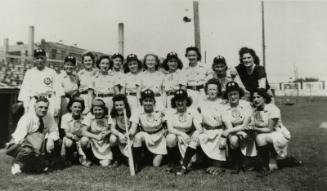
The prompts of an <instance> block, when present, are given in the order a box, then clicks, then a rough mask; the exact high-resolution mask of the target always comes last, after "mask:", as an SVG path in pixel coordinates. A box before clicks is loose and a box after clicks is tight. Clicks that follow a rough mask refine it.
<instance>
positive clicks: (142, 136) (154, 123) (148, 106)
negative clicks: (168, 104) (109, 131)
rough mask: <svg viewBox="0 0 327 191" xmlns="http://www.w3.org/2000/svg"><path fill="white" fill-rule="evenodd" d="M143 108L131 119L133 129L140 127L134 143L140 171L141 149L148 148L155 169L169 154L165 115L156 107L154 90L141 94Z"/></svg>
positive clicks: (135, 156)
mask: <svg viewBox="0 0 327 191" xmlns="http://www.w3.org/2000/svg"><path fill="white" fill-rule="evenodd" d="M140 101H141V104H142V106H143V107H142V108H140V109H138V110H136V111H135V112H134V113H133V114H132V117H131V122H132V128H135V127H137V126H139V127H140V131H139V132H138V133H136V135H135V137H134V142H133V155H134V161H135V169H136V170H139V168H138V167H139V165H140V162H141V160H142V158H141V155H140V153H141V149H142V145H143V144H145V145H146V148H147V149H148V150H149V151H150V152H151V153H152V154H153V155H154V158H153V161H152V164H153V166H155V167H158V166H160V165H161V161H162V158H163V155H166V154H167V147H166V140H165V136H164V133H165V130H164V129H163V122H164V114H163V113H162V111H160V110H158V109H157V108H156V107H155V103H156V102H155V95H154V93H153V91H152V90H150V89H147V90H145V91H143V92H142V93H141V100H140Z"/></svg>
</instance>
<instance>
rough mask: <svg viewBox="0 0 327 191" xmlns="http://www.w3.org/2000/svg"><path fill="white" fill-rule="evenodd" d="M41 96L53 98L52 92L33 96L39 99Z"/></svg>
mask: <svg viewBox="0 0 327 191" xmlns="http://www.w3.org/2000/svg"><path fill="white" fill-rule="evenodd" d="M40 97H46V98H51V97H52V94H45V95H39V96H32V97H31V99H32V98H34V99H39V98H40Z"/></svg>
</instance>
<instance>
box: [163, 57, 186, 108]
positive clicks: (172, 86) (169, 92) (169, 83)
mask: <svg viewBox="0 0 327 191" xmlns="http://www.w3.org/2000/svg"><path fill="white" fill-rule="evenodd" d="M163 68H164V69H165V70H166V75H165V77H164V80H163V89H164V91H163V93H164V106H165V107H166V108H171V99H172V98H173V96H174V93H175V91H176V90H178V89H181V88H183V89H186V82H183V78H181V70H182V68H183V63H182V61H181V60H180V59H179V58H178V55H177V53H176V52H170V53H168V54H167V57H166V59H165V60H164V62H163Z"/></svg>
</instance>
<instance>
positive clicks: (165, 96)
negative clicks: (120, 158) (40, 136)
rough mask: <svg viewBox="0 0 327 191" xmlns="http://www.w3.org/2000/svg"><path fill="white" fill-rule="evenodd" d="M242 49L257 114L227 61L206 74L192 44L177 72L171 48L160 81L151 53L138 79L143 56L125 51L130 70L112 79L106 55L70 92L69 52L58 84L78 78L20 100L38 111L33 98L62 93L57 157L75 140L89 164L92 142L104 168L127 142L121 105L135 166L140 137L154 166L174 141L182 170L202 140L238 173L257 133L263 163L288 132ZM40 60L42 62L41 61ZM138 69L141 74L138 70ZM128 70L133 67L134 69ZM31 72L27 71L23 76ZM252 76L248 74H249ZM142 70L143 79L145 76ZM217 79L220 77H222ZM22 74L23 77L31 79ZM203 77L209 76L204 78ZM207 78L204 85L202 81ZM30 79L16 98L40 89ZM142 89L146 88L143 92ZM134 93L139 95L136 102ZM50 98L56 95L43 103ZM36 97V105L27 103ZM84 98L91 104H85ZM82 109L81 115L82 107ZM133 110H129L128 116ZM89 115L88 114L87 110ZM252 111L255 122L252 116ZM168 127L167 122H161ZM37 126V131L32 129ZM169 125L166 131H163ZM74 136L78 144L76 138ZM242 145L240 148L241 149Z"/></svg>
mask: <svg viewBox="0 0 327 191" xmlns="http://www.w3.org/2000/svg"><path fill="white" fill-rule="evenodd" d="M244 50H246V51H250V53H244V52H243V53H244V55H245V56H244V57H245V58H244V59H242V61H243V62H244V68H245V69H244V71H245V72H248V71H250V72H251V71H252V73H250V74H249V73H246V74H247V75H248V77H246V78H244V77H243V78H242V77H241V75H239V76H240V81H241V82H240V84H241V83H242V84H244V85H245V86H248V88H246V89H247V90H250V92H251V93H252V95H253V98H255V99H258V100H259V101H256V102H258V103H256V102H254V105H258V106H259V105H260V110H258V111H257V112H255V113H257V114H256V115H253V116H255V117H253V116H252V113H253V112H252V108H251V106H250V104H249V103H248V102H246V101H244V100H240V98H241V97H242V95H243V93H244V92H243V91H242V89H241V88H240V87H239V85H238V83H236V82H235V81H234V80H235V77H237V75H233V76H231V75H227V74H228V73H227V65H226V62H225V59H224V58H223V57H221V56H218V57H216V58H215V59H214V63H213V66H212V68H213V71H214V72H212V73H211V74H210V72H208V70H207V69H206V68H205V67H204V66H201V65H200V64H199V63H198V61H199V58H198V57H199V56H200V54H199V52H198V51H197V49H196V48H194V47H189V48H187V50H186V56H187V57H188V58H189V61H190V65H189V67H188V68H186V69H185V70H184V71H183V72H181V71H179V70H178V72H180V73H179V74H180V75H176V74H175V75H174V73H176V70H177V69H178V68H180V67H178V66H180V65H179V63H180V64H181V62H180V60H179V59H178V56H177V54H176V53H169V54H168V55H167V59H166V60H165V63H167V66H168V69H169V70H168V71H169V73H168V74H167V75H170V78H166V77H164V78H163V79H161V78H162V77H161V76H162V73H160V72H158V71H157V69H156V68H157V67H158V64H159V63H158V60H159V59H158V58H157V57H156V56H155V55H147V56H146V57H145V65H146V66H147V70H146V71H145V72H143V73H141V74H142V75H141V74H139V75H140V77H137V74H138V73H139V69H140V61H138V59H137V57H136V56H135V55H129V56H128V57H127V61H126V65H127V67H128V68H129V69H130V73H127V74H125V75H123V74H122V73H118V72H117V73H116V74H117V75H116V76H115V77H114V76H111V78H110V79H111V80H112V81H110V80H109V79H108V78H107V76H105V75H108V76H109V73H115V72H114V70H109V66H110V61H111V60H110V58H109V57H106V58H103V57H101V58H100V60H99V62H98V67H99V70H98V71H97V72H94V71H93V69H92V68H91V70H90V71H92V72H94V73H95V77H94V80H93V79H92V77H91V78H89V80H88V81H87V80H86V79H84V80H85V81H86V82H88V83H89V84H91V85H89V87H88V88H85V89H81V90H80V89H77V90H76V89H75V90H72V89H73V88H71V89H70V91H66V90H67V89H69V88H68V87H74V86H75V87H81V82H82V80H81V79H82V77H79V80H78V78H77V77H76V75H75V74H74V73H73V72H72V68H73V66H74V63H76V61H75V59H74V57H71V56H68V57H67V58H66V59H65V74H64V75H62V79H63V81H62V82H72V80H73V79H75V80H76V82H77V83H76V84H74V83H57V82H54V80H58V81H59V82H60V80H59V79H60V77H59V78H58V77H57V78H53V81H51V79H50V80H49V79H48V78H44V79H43V81H42V82H43V83H44V84H45V85H49V84H51V85H52V88H53V89H55V87H56V88H58V89H56V90H57V91H54V92H50V91H49V92H46V93H45V94H44V93H42V94H36V95H33V96H30V97H29V98H30V100H29V103H28V104H26V103H25V102H23V103H24V105H25V106H26V107H25V108H26V110H27V111H28V110H29V109H30V108H31V106H32V105H33V107H35V111H37V108H38V107H37V106H38V104H36V105H35V102H41V103H42V102H46V105H47V104H48V107H49V108H51V104H53V105H55V103H56V102H55V100H57V101H58V98H57V99H56V97H58V95H61V99H60V100H59V102H60V103H61V111H63V110H64V109H65V108H67V111H68V112H69V113H68V114H66V115H63V117H62V120H61V128H62V129H64V131H65V135H64V138H63V143H64V144H63V146H62V147H61V155H62V156H65V155H66V149H68V150H69V149H70V147H71V146H72V145H76V147H77V151H78V153H79V155H80V162H81V163H82V164H83V165H85V166H89V165H90V160H89V159H88V157H87V154H85V149H87V148H88V147H90V148H91V150H92V155H93V156H94V157H95V158H97V159H98V160H99V162H100V164H101V165H103V166H107V165H109V164H110V163H111V160H112V159H113V156H112V153H115V152H116V153H117V148H112V146H114V145H116V144H117V142H120V143H125V141H126V135H125V134H124V126H125V123H124V122H123V118H122V113H121V111H122V109H121V108H125V109H126V110H127V111H129V112H127V116H128V118H129V120H128V121H129V122H128V124H127V125H128V127H129V128H130V136H131V138H132V139H133V153H134V155H135V164H136V166H137V167H138V166H139V165H138V164H139V163H140V160H142V157H141V156H140V153H141V152H139V151H140V149H141V147H142V145H143V143H145V145H146V147H147V148H148V150H149V151H150V152H151V153H153V154H154V157H153V164H154V165H155V166H158V165H160V164H161V160H162V157H163V155H165V154H167V148H168V150H170V151H169V152H168V156H170V157H168V158H170V159H171V160H169V161H174V158H175V159H176V158H177V157H176V156H177V155H176V146H177V145H178V148H179V150H180V153H181V156H182V158H183V165H182V168H181V169H180V170H179V171H178V172H177V174H184V173H186V172H187V166H188V164H189V162H190V160H191V158H192V156H193V155H194V153H195V150H196V148H197V147H198V146H199V145H201V148H202V149H203V150H204V152H205V153H206V154H207V156H208V157H209V158H211V159H213V160H217V161H225V160H226V148H229V152H228V153H229V156H230V158H232V159H233V161H234V164H235V166H236V172H238V171H239V170H240V169H241V166H242V165H241V163H242V161H243V160H242V158H243V157H242V156H243V155H250V156H253V155H256V151H257V150H256V149H255V148H256V147H255V144H254V143H255V142H254V138H255V137H256V138H255V139H256V142H257V144H256V145H257V146H258V145H259V146H258V151H259V153H261V154H260V155H261V157H260V158H262V159H263V161H264V162H263V164H265V165H262V166H263V167H264V166H266V165H268V164H267V163H266V162H267V157H268V158H269V152H272V151H278V152H277V153H276V154H275V156H277V154H279V155H283V156H284V155H285V148H286V146H287V142H288V139H289V132H288V131H287V130H286V129H285V128H284V127H283V125H282V124H281V122H280V112H279V110H278V108H276V106H274V105H271V104H268V103H269V102H270V101H271V96H270V95H269V93H268V91H267V87H269V86H268V84H267V83H266V78H265V73H264V70H263V68H262V67H259V66H258V65H255V64H254V60H255V59H253V58H251V59H252V60H251V59H249V58H246V55H247V54H248V55H250V56H251V57H252V54H251V53H252V51H253V50H251V49H248V48H242V49H241V51H240V55H241V52H242V51H244ZM253 52H254V51H253ZM192 53H194V55H192ZM43 55H44V51H43V50H36V51H35V58H36V64H37V65H36V68H35V69H39V68H38V66H40V65H42V64H44V59H45V57H43ZM87 57H90V59H89V62H88V63H89V64H90V65H91V66H92V62H93V60H92V55H91V54H87V55H85V56H84V57H83V63H84V64H85V63H87V61H86V60H87ZM118 57H119V59H122V57H120V56H118ZM193 57H194V58H193ZM247 59H248V60H250V61H251V62H252V65H251V67H252V69H251V70H248V68H246V64H248V63H247V62H245V61H246V60H247ZM113 60H115V55H114V56H113ZM192 60H193V61H194V62H193V64H194V63H195V64H196V65H195V66H197V67H196V68H197V69H196V70H195V68H191V66H192ZM42 61H43V63H41V62H42ZM133 65H134V67H133ZM68 66H69V67H68ZM172 66H175V67H172ZM200 66H201V67H200ZM242 66H243V65H242ZM151 68H152V69H151ZM171 68H175V70H174V71H172V70H171ZM241 68H242V67H241ZM45 69H46V70H47V69H48V68H43V70H45ZM193 69H194V70H193ZM219 69H220V70H219ZM135 70H137V71H138V72H135ZM40 71H42V70H40ZM69 71H70V72H69ZM86 71H87V70H86V69H85V71H81V72H80V74H82V75H83V74H85V73H83V72H86ZM132 71H134V72H135V74H134V73H133V72H132ZM219 71H220V73H219ZM237 71H238V73H240V74H241V73H242V70H240V69H238V70H237ZM30 73H31V72H30ZM30 73H26V76H25V78H27V79H28V77H41V76H36V75H35V74H34V75H31V74H30ZM28 74H29V75H30V76H28ZM89 74H91V73H89ZM153 74H156V75H153ZM251 74H252V75H253V76H251ZM254 74H255V75H254ZM82 75H81V76H82ZM209 75H211V78H210V77H208V76H209ZM96 76H97V77H99V76H102V78H103V79H102V80H99V79H98V80H99V81H96V80H95V79H97V77H96ZM129 76H132V80H130V79H129V80H127V79H128V78H129ZM142 76H148V77H146V78H143V79H142ZM189 76H192V77H189ZM258 76H260V77H261V78H259V77H258ZM43 77H44V76H43ZM158 77H160V78H159V80H154V79H158ZM188 77H189V78H188ZM201 77H202V78H201ZM212 77H213V78H212ZM219 77H224V79H222V78H219ZM255 77H256V78H257V79H256V78H255ZM140 78H141V80H140ZM27 79H26V81H27V82H28V80H27ZM113 79H116V80H117V81H116V82H115V80H113ZM207 79H210V80H208V81H207ZM65 80H66V81H65ZM105 80H106V81H105ZM161 80H162V81H161ZM165 80H171V81H175V83H171V84H173V85H172V86H171V90H170V91H163V90H165V87H167V86H163V85H162V84H164V81H165ZM201 80H202V81H201ZM24 81H25V80H24ZM26 81H25V82H26ZM49 81H50V83H49ZM183 81H184V82H183ZM206 81H207V83H205V82H206ZM105 82H106V83H105ZM108 82H110V83H113V84H114V85H113V87H111V88H108ZM158 82H159V83H158ZM243 82H244V83H243ZM247 82H248V83H247ZM35 83H37V81H34V86H32V87H31V86H26V84H28V85H31V83H23V86H22V89H21V94H20V97H23V96H21V95H22V94H23V93H26V92H28V91H26V87H30V89H37V87H36V86H35ZM97 83H98V84H100V86H101V85H102V88H99V89H98V90H97V88H96V84H97ZM133 83H134V84H133ZM199 83H200V85H199ZM104 84H106V85H104ZM127 84H133V85H131V86H132V87H133V88H134V89H133V90H134V92H133V91H129V88H128V87H129V86H128V85H127ZM171 84H170V85H171ZM262 84H264V86H265V88H261V89H260V90H258V88H260V85H262ZM251 85H252V86H255V85H257V87H251ZM24 86H25V87H24ZM90 86H91V87H90ZM39 88H40V87H39ZM49 88H50V87H49ZM142 88H143V89H144V88H146V89H145V90H143V91H142ZM251 88H253V89H251ZM58 90H59V91H58ZM110 91H112V92H110ZM30 92H31V91H29V93H30ZM140 92H142V93H140ZM259 92H260V93H259ZM34 93H35V92H34ZM202 93H203V94H202ZM83 95H84V96H83ZM222 95H224V98H225V100H228V101H222V99H221V98H222ZM256 97H257V98H256ZM40 98H42V99H40ZM43 98H47V99H43ZM139 98H140V100H141V101H140V102H139ZM48 99H49V100H51V99H54V100H53V101H45V100H48ZM33 100H34V103H33V102H32V101H33ZM42 100H43V101H42ZM165 100H166V101H165ZM65 101H66V102H65ZM117 102H118V103H117ZM88 103H90V104H89V105H88ZM139 103H140V104H139ZM265 103H266V104H267V106H268V107H267V108H268V109H266V110H267V111H266V110H264V108H265ZM67 105H68V107H67ZM76 105H77V106H76ZM170 105H171V106H172V108H171V109H168V110H166V109H165V107H169V106H170ZM53 108H54V109H53V110H49V113H50V116H51V115H56V114H58V111H59V110H58V109H56V107H53ZM59 108H60V107H59ZM76 108H79V109H76ZM87 108H88V110H87ZM119 108H120V109H119ZM127 108H128V109H127ZM47 109H48V108H47ZM270 110H271V111H270ZM51 111H53V113H51ZM67 111H66V112H67ZM82 111H83V112H84V113H81V112H82ZM85 111H86V112H85ZM108 111H109V112H110V117H108ZM131 111H133V112H132V114H131ZM262 111H264V112H262ZM31 113H34V116H35V113H36V114H37V112H34V111H33V112H31ZM86 113H89V114H88V115H87V116H85V114H86ZM258 113H259V114H258ZM267 113H269V114H267ZM62 114H63V112H62ZM262 115H263V116H262ZM25 116H26V115H25ZM251 116H252V120H250V119H251ZM258 116H259V117H258ZM271 116H272V118H271ZM25 118H26V117H25ZM223 119H224V120H223ZM38 120H39V121H38V123H36V124H39V126H40V124H41V122H40V121H41V120H40V119H38ZM256 120H257V121H256ZM42 123H43V122H42ZM48 125H49V124H48ZM165 126H166V127H167V128H165ZM19 127H20V126H19V125H18V127H17V130H16V132H15V133H14V134H13V137H14V140H15V134H21V133H17V132H19V131H20V129H22V128H19ZM38 128H39V127H38ZM38 128H36V129H34V130H37V129H38ZM23 129H24V128H23ZM166 129H168V132H169V133H168V135H167V130H166ZM278 129H282V131H278ZM75 130H76V132H79V133H77V134H76V135H75V134H74V133H73V132H75ZM25 132H26V131H25ZM275 132H279V134H278V135H275V134H276V133H275ZM261 133H263V134H264V135H265V136H258V134H261ZM25 136H26V134H25ZM25 136H23V137H25ZM16 137H17V136H16ZM50 137H52V136H47V138H48V142H49V138H50ZM248 138H252V142H251V141H249V142H246V143H247V144H246V145H244V144H242V145H240V143H241V142H244V140H251V139H248ZM275 139H277V140H278V141H279V142H278V143H280V142H282V143H283V144H282V147H281V146H280V145H279V147H277V146H275V145H274V141H273V140H275ZM23 140H24V139H22V136H20V141H23ZM53 140H55V139H53ZM14 142H15V143H18V142H19V141H17V140H16V141H14ZM74 142H75V144H73V143H74ZM226 142H228V143H229V144H228V145H229V146H226ZM275 142H276V141H275ZM166 145H167V146H166ZM268 145H270V146H272V145H274V146H275V149H271V148H268ZM47 146H48V144H47ZM261 146H262V147H261ZM120 148H121V149H120V150H121V151H122V152H121V153H124V149H122V148H123V147H120ZM240 148H242V149H240ZM278 148H279V149H278ZM281 148H282V149H281ZM48 150H49V149H48ZM174 150H175V151H174ZM241 150H242V152H243V154H241ZM260 150H261V151H260ZM174 153H175V154H174ZM267 153H268V155H267ZM114 156H115V154H114ZM116 157H117V154H116ZM268 160H269V159H268ZM13 167H14V166H13ZM16 168H17V165H16ZM271 168H276V166H274V165H273V166H272V167H271ZM137 169H138V168H137ZM262 169H266V168H262ZM208 171H210V172H211V173H217V172H218V171H217V168H209V169H208ZM263 172H266V171H263Z"/></svg>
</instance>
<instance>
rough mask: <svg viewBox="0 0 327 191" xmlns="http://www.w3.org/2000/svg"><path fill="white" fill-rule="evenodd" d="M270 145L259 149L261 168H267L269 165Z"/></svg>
mask: <svg viewBox="0 0 327 191" xmlns="http://www.w3.org/2000/svg"><path fill="white" fill-rule="evenodd" d="M269 148H270V146H269V145H265V146H259V147H258V159H259V160H258V162H259V166H260V167H261V168H267V167H268V164H269Z"/></svg>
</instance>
